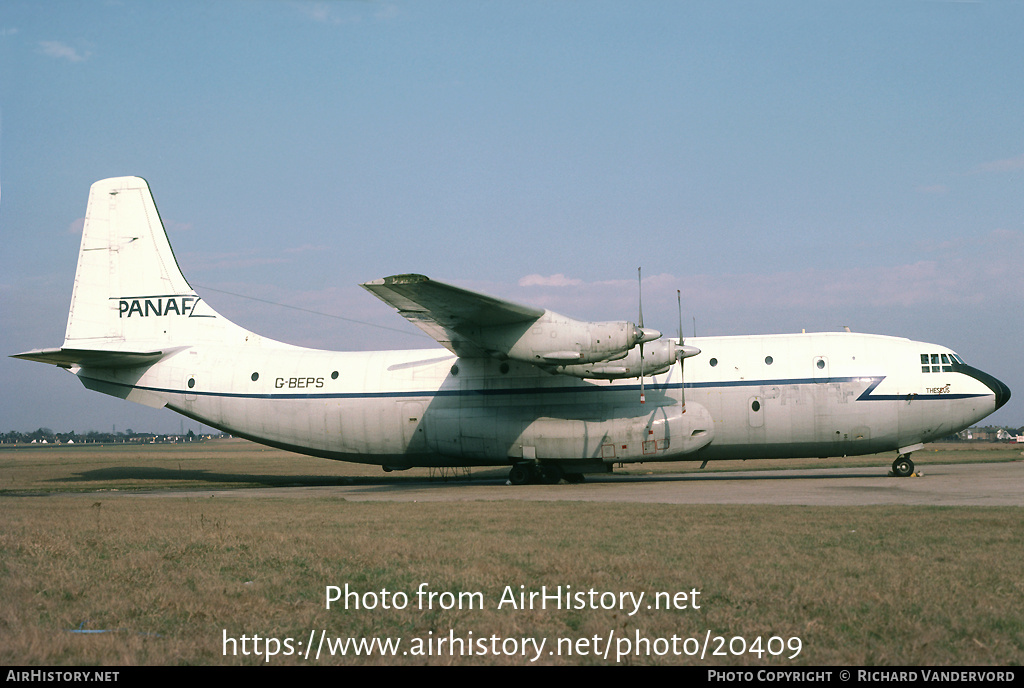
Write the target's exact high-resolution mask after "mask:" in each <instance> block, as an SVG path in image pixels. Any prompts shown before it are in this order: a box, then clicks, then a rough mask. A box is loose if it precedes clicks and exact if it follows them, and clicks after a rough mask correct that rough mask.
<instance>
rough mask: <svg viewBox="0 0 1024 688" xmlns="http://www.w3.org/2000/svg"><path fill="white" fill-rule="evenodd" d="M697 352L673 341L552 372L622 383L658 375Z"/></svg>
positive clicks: (565, 366)
mask: <svg viewBox="0 0 1024 688" xmlns="http://www.w3.org/2000/svg"><path fill="white" fill-rule="evenodd" d="M699 353H700V349H698V348H697V347H695V346H688V345H686V344H682V345H680V344H678V343H677V342H676V341H674V340H666V341H660V342H654V343H653V344H647V345H646V346H644V348H643V350H642V351H641V349H640V348H635V349H633V350H632V351H630V352H629V353H628V354H626V355H625V356H624V357H622V358H619V359H616V360H610V361H598V362H597V363H590V364H578V365H562V366H558V367H557V368H556V369H555V372H558V373H561V374H563V375H572V376H574V377H582V378H586V379H595V380H622V379H625V378H631V377H640V376H641V375H659V374H661V373H664V372H666V371H667V370H668V369H669V368H671V367H672V366H673V365H674V364H675V362H676V361H680V360H682V359H684V358H689V357H690V356H696V355H697V354H699ZM641 357H642V360H641Z"/></svg>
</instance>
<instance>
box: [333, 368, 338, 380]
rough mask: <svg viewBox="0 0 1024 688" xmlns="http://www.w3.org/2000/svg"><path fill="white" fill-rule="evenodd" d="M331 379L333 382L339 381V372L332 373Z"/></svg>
mask: <svg viewBox="0 0 1024 688" xmlns="http://www.w3.org/2000/svg"><path fill="white" fill-rule="evenodd" d="M331 379H332V380H337V379H338V371H337V370H335V371H334V372H333V373H331Z"/></svg>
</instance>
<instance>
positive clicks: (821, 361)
mask: <svg viewBox="0 0 1024 688" xmlns="http://www.w3.org/2000/svg"><path fill="white" fill-rule="evenodd" d="M814 365H816V366H818V370H824V369H825V361H824V359H821V358H819V359H818V362H817V363H815V364H814Z"/></svg>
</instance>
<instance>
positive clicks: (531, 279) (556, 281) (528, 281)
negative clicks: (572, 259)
mask: <svg viewBox="0 0 1024 688" xmlns="http://www.w3.org/2000/svg"><path fill="white" fill-rule="evenodd" d="M581 284H583V280H581V279H574V278H571V277H566V276H565V275H563V274H562V273H558V274H557V275H550V276H548V277H545V276H544V275H527V276H526V277H523V278H522V279H520V280H519V286H520V287H577V286H579V285H581Z"/></svg>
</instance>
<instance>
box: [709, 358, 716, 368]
mask: <svg viewBox="0 0 1024 688" xmlns="http://www.w3.org/2000/svg"><path fill="white" fill-rule="evenodd" d="M708 363H710V364H711V367H712V368H714V367H715V366H716V365H718V359H717V358H712V359H711V360H710V361H708Z"/></svg>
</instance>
